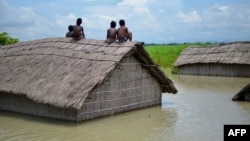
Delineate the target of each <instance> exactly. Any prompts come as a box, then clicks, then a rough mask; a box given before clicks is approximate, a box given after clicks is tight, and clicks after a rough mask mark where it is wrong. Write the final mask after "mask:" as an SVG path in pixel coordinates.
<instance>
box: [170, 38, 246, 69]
mask: <svg viewBox="0 0 250 141" xmlns="http://www.w3.org/2000/svg"><path fill="white" fill-rule="evenodd" d="M249 60H250V42H235V43H230V44H226V45H223V46H215V47H189V48H186V49H185V50H184V51H183V52H182V53H181V55H180V56H179V57H178V59H177V60H176V61H175V63H174V66H181V65H187V64H196V63H222V64H247V65H250V61H249Z"/></svg>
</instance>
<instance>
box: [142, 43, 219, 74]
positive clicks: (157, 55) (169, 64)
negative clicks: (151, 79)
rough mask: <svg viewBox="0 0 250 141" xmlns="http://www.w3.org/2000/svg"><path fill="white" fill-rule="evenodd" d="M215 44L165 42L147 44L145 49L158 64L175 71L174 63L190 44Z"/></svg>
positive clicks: (209, 44) (205, 44)
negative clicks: (161, 43) (162, 43)
mask: <svg viewBox="0 0 250 141" xmlns="http://www.w3.org/2000/svg"><path fill="white" fill-rule="evenodd" d="M212 45H215V44H213V43H210V42H206V43H200V42H197V43H182V44H175V43H172V44H164V45H156V44H150V45H146V47H145V49H146V51H147V52H148V53H149V55H150V57H151V58H152V59H153V61H154V62H155V63H156V64H158V65H159V66H160V67H161V68H166V69H170V68H171V69H172V72H173V73H175V72H176V71H177V70H176V68H173V63H174V62H175V60H176V59H177V58H178V56H179V55H180V54H181V52H182V51H183V50H184V49H185V48H187V47H189V46H212Z"/></svg>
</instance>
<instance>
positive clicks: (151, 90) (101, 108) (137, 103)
mask: <svg viewBox="0 0 250 141" xmlns="http://www.w3.org/2000/svg"><path fill="white" fill-rule="evenodd" d="M148 67H150V66H148ZM161 95H162V91H161V88H160V85H159V83H158V82H157V81H156V80H155V79H154V78H153V77H152V76H151V75H150V74H149V72H148V71H147V70H146V69H145V68H143V67H142V65H141V64H140V63H139V62H138V61H137V60H136V59H135V58H134V57H133V56H131V57H128V58H125V59H124V61H122V62H121V64H120V65H118V67H117V68H116V69H115V70H114V72H113V73H112V75H111V77H110V78H109V79H108V80H107V81H106V82H105V83H104V84H103V85H101V86H100V87H98V88H96V89H95V90H94V91H93V92H92V93H91V94H90V95H89V97H88V98H87V100H86V101H85V102H86V103H85V104H84V106H83V107H82V109H81V111H80V113H79V116H78V120H86V119H93V118H97V117H102V116H108V115H113V114H115V113H120V112H125V111H131V110H135V109H140V108H144V107H149V106H153V105H160V104H161Z"/></svg>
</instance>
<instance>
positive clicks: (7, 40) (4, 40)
mask: <svg viewBox="0 0 250 141" xmlns="http://www.w3.org/2000/svg"><path fill="white" fill-rule="evenodd" d="M18 42H19V39H17V38H12V37H10V36H9V34H8V33H7V32H0V45H8V44H14V43H18Z"/></svg>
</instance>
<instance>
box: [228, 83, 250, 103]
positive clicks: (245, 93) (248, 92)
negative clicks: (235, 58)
mask: <svg viewBox="0 0 250 141" xmlns="http://www.w3.org/2000/svg"><path fill="white" fill-rule="evenodd" d="M232 100H233V101H250V83H249V84H247V85H246V86H245V87H244V88H242V90H240V91H239V92H238V93H237V94H236V95H235V96H234V97H233V98H232Z"/></svg>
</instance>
